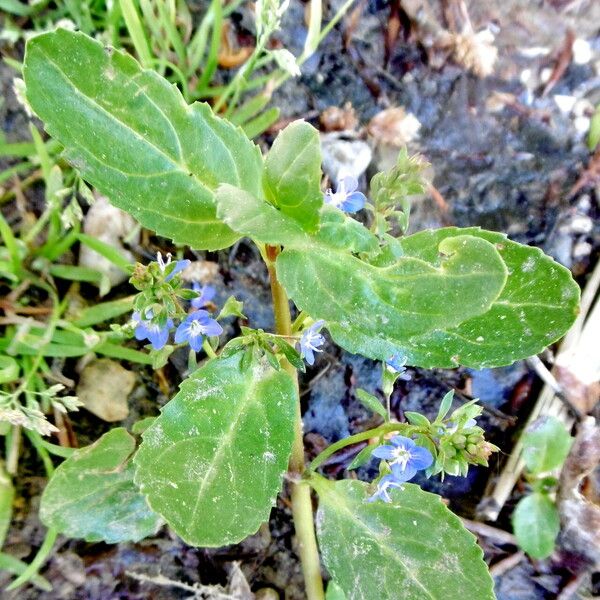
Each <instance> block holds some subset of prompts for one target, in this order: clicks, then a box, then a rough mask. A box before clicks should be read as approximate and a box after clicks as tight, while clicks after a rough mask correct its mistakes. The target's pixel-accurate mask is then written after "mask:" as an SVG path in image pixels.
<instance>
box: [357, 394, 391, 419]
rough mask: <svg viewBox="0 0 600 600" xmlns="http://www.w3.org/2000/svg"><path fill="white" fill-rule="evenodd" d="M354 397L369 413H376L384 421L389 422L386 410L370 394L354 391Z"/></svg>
mask: <svg viewBox="0 0 600 600" xmlns="http://www.w3.org/2000/svg"><path fill="white" fill-rule="evenodd" d="M356 397H357V398H358V399H359V400H360V401H361V402H362V403H363V405H364V406H365V407H366V408H368V409H369V410H370V411H372V412H374V413H377V414H378V415H379V416H380V417H383V418H384V420H386V421H387V420H389V415H388V413H387V410H385V407H384V406H383V404H381V400H379V398H376V397H375V396H373V395H372V394H369V393H368V392H366V391H365V390H356Z"/></svg>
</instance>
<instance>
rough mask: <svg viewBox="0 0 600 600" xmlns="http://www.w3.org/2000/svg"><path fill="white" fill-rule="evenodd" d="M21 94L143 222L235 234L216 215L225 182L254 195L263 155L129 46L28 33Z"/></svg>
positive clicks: (224, 236)
mask: <svg viewBox="0 0 600 600" xmlns="http://www.w3.org/2000/svg"><path fill="white" fill-rule="evenodd" d="M23 74H24V78H25V83H26V87H27V98H28V100H29V102H30V104H31V106H32V108H33V110H34V111H35V112H36V113H37V115H38V116H39V117H40V119H41V120H42V121H43V122H44V125H45V127H46V130H47V131H48V133H49V134H50V135H51V136H52V137H54V138H56V139H57V140H58V141H60V143H61V144H62V145H63V146H64V147H65V156H66V158H67V159H68V160H69V162H70V163H71V164H72V165H73V166H74V167H75V168H76V169H78V171H79V172H80V173H81V174H82V176H83V177H84V178H85V179H86V180H87V181H89V182H90V183H91V184H92V185H94V186H95V187H96V188H98V190H100V191H101V192H102V193H104V194H106V196H108V198H109V199H110V200H111V202H112V203H113V204H115V205H116V206H118V207H120V208H122V209H123V210H126V211H127V212H129V213H131V214H132V215H133V216H134V217H136V218H137V219H138V220H139V222H140V223H141V224H142V225H143V226H144V227H148V228H149V229H152V230H154V231H156V232H157V233H158V234H160V235H163V236H167V237H170V238H171V239H173V240H174V241H175V242H178V243H182V244H189V245H190V246H192V247H194V248H198V249H213V250H214V249H218V248H225V247H227V246H230V245H231V244H233V243H234V242H235V241H236V240H237V239H238V238H239V235H238V234H237V233H234V232H233V231H232V230H231V229H230V228H229V227H228V226H227V225H225V224H224V223H222V222H221V221H219V220H218V219H217V217H216V206H215V201H214V191H215V189H216V188H217V186H218V185H219V184H220V183H223V182H226V183H230V184H232V185H235V186H237V187H240V188H242V189H244V190H247V191H249V192H251V193H254V194H256V195H259V194H260V193H261V189H260V177H261V173H262V157H261V154H260V151H259V149H258V148H257V147H256V146H255V145H254V144H253V143H252V142H250V140H248V138H247V137H246V136H245V134H244V133H243V132H242V131H241V129H239V128H236V127H234V126H233V125H231V124H229V123H227V122H226V121H224V120H222V119H218V118H217V117H215V116H214V115H213V113H212V111H211V109H210V107H209V106H208V105H207V104H198V103H196V104H193V105H191V106H189V105H187V104H186V102H185V101H184V99H183V96H182V95H181V94H180V93H179V91H178V90H177V88H176V87H175V86H173V85H171V84H170V83H169V82H168V81H167V80H166V79H163V78H162V77H160V76H159V75H158V74H157V73H155V72H153V71H148V70H144V69H142V68H141V66H140V65H139V64H138V63H137V62H136V61H135V60H134V59H133V58H132V57H131V56H128V55H127V54H125V53H123V52H120V51H117V50H114V49H112V48H108V47H104V46H102V44H100V43H99V42H97V41H95V40H93V39H91V38H90V37H88V36H86V35H84V34H82V33H74V32H70V31H66V30H62V29H59V30H57V31H53V32H49V33H44V34H42V35H39V36H36V37H34V38H32V39H30V40H29V41H28V43H27V48H26V54H25V64H24V69H23Z"/></svg>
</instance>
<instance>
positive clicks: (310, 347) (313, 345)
mask: <svg viewBox="0 0 600 600" xmlns="http://www.w3.org/2000/svg"><path fill="white" fill-rule="evenodd" d="M323 325H325V321H315V322H314V323H313V324H312V325H311V326H310V327H308V328H307V329H305V330H304V331H303V332H302V337H301V338H300V355H301V356H302V358H303V359H304V360H305V361H306V362H307V363H308V364H309V365H314V364H315V355H314V353H315V352H322V350H321V349H320V346H322V345H323V344H324V343H325V338H324V337H323V336H322V335H321V334H320V333H319V331H320V330H321V328H322V327H323Z"/></svg>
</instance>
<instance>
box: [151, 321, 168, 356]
mask: <svg viewBox="0 0 600 600" xmlns="http://www.w3.org/2000/svg"><path fill="white" fill-rule="evenodd" d="M168 339H169V328H168V327H166V326H165V327H163V328H162V329H159V330H157V331H150V332H149V333H148V340H149V341H150V343H151V344H152V348H154V350H160V349H161V348H163V347H164V346H165V344H166V343H167V340H168Z"/></svg>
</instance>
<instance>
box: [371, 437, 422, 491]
mask: <svg viewBox="0 0 600 600" xmlns="http://www.w3.org/2000/svg"><path fill="white" fill-rule="evenodd" d="M389 442H390V443H389V444H386V445H383V446H379V447H378V448H375V450H373V456H376V457H377V458H381V459H383V460H385V461H387V463H388V465H389V468H390V470H391V472H390V473H388V474H387V475H384V476H383V477H382V478H381V479H380V480H379V481H378V483H377V490H376V492H375V493H374V494H373V496H371V498H370V501H371V502H373V501H375V500H383V501H384V502H391V498H390V496H389V493H388V490H389V488H392V487H401V485H402V484H403V483H404V482H406V481H409V480H410V479H412V478H413V477H414V476H415V475H416V474H417V471H421V470H423V469H427V468H429V467H430V466H431V465H432V463H433V456H432V455H431V452H429V450H427V448H423V447H422V446H417V444H416V443H415V442H414V441H413V440H411V439H410V438H407V437H404V436H401V435H395V436H394V437H393V438H391V439H390V440H389Z"/></svg>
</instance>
